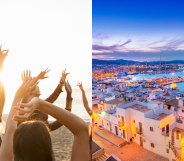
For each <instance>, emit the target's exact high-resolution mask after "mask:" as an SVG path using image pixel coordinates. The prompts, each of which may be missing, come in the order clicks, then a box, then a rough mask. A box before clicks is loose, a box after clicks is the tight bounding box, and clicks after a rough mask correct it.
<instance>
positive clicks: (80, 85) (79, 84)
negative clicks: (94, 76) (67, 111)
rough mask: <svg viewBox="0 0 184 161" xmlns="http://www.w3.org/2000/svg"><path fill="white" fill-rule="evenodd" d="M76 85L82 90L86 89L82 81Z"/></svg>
mask: <svg viewBox="0 0 184 161" xmlns="http://www.w3.org/2000/svg"><path fill="white" fill-rule="evenodd" d="M76 86H79V88H80V90H81V91H84V89H83V87H82V82H81V83H79V82H77V85H76Z"/></svg>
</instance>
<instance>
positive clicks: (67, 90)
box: [61, 78, 72, 94]
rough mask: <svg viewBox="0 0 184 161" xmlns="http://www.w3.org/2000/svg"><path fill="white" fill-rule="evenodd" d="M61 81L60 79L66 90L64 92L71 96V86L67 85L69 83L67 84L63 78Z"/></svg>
mask: <svg viewBox="0 0 184 161" xmlns="http://www.w3.org/2000/svg"><path fill="white" fill-rule="evenodd" d="M61 79H62V81H63V82H64V84H65V90H66V92H67V93H70V94H71V93H72V88H71V86H70V84H69V81H68V80H67V82H66V81H65V80H64V79H63V78H61Z"/></svg>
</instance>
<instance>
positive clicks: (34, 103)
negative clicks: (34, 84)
mask: <svg viewBox="0 0 184 161" xmlns="http://www.w3.org/2000/svg"><path fill="white" fill-rule="evenodd" d="M17 105H18V106H19V107H18V106H15V107H14V109H16V110H18V113H19V115H14V117H13V120H14V121H19V122H24V121H27V119H28V118H29V117H30V116H31V115H32V113H33V112H34V111H35V109H36V108H38V107H39V105H40V99H39V98H37V97H34V98H33V99H32V100H31V101H30V102H29V103H18V104H17ZM20 106H21V107H25V108H24V109H23V108H20Z"/></svg>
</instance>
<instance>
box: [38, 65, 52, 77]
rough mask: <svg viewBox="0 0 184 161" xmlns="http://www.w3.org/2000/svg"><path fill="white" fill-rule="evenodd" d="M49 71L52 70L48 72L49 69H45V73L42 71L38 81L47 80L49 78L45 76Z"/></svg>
mask: <svg viewBox="0 0 184 161" xmlns="http://www.w3.org/2000/svg"><path fill="white" fill-rule="evenodd" d="M49 71H50V70H48V68H47V69H45V70H44V71H41V72H40V74H38V76H37V78H38V79H45V78H48V77H49V76H46V77H45V74H47V73H48V72H49Z"/></svg>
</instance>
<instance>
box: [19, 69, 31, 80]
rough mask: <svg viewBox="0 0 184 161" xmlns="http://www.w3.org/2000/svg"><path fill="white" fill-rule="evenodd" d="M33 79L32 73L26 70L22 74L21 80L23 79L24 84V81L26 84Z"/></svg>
mask: <svg viewBox="0 0 184 161" xmlns="http://www.w3.org/2000/svg"><path fill="white" fill-rule="evenodd" d="M30 77H31V71H30V70H29V71H28V70H26V72H25V71H23V73H22V74H21V78H22V82H24V80H25V79H26V82H27V81H28V79H29V78H30Z"/></svg>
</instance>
